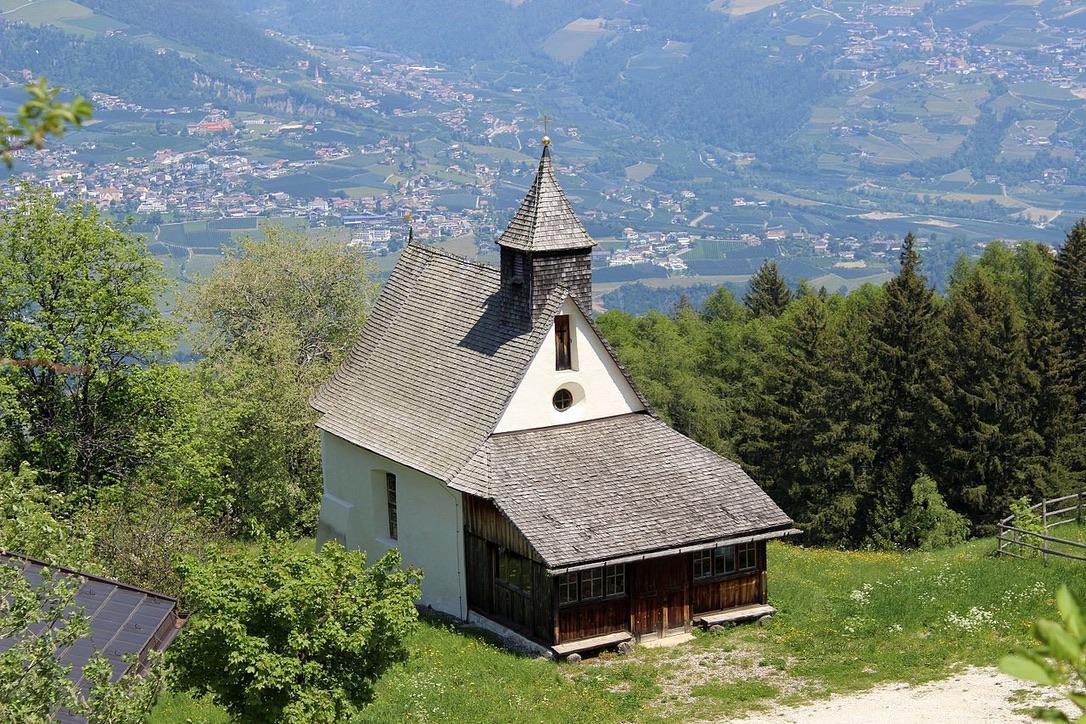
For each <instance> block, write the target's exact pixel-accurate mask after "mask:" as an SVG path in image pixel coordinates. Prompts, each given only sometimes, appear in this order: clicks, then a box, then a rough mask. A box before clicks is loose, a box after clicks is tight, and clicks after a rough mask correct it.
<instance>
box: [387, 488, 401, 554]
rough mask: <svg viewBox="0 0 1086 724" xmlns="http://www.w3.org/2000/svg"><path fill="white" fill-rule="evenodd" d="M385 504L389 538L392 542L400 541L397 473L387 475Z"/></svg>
mask: <svg viewBox="0 0 1086 724" xmlns="http://www.w3.org/2000/svg"><path fill="white" fill-rule="evenodd" d="M385 504H386V506H387V507H388V537H389V539H390V540H399V539H400V521H399V511H398V500H397V497H396V474H395V473H385Z"/></svg>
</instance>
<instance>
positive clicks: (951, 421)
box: [942, 257, 1046, 529]
mask: <svg viewBox="0 0 1086 724" xmlns="http://www.w3.org/2000/svg"><path fill="white" fill-rule="evenodd" d="M1011 265H1013V257H1011V258H1009V259H1008V260H1007V266H1008V267H1011ZM992 276H993V273H992V272H990V271H989V269H988V268H984V267H982V268H979V269H976V270H968V271H967V272H966V273H965V277H966V278H965V279H963V280H961V281H960V283H959V286H958V288H957V289H955V290H954V293H953V294H952V297H951V304H950V309H949V313H948V315H947V321H946V323H947V330H948V332H949V335H950V339H951V340H954V347H955V348H956V354H955V356H954V364H952V365H947V375H948V378H949V381H950V388H951V389H950V393H949V394H948V395H947V396H946V399H947V401H948V404H949V406H950V414H949V417H948V424H947V425H946V426H945V427H944V435H945V438H944V444H943V451H944V452H943V461H942V462H943V464H942V470H943V472H942V475H943V476H944V477H943V482H944V483H945V484H946V485H947V489H948V490H950V491H953V496H954V498H955V503H956V507H957V508H958V509H959V510H962V511H964V512H965V513H966V514H967V515H968V516H969V518H970V519H971V520H972V521H973V523H974V524H976V525H985V526H988V528H989V529H990V527H991V526H992V525H993V524H994V523H995V522H996V520H998V519H999V518H1001V517H1002V516H1003V515H1004V512H1003V511H1005V510H1006V509H1007V507H1008V506H1009V505H1010V502H1011V501H1012V500H1014V499H1015V498H1018V497H1020V496H1022V495H1027V494H1029V493H1030V492H1031V491H1032V490H1033V489H1034V486H1035V485H1036V481H1037V479H1039V478H1042V477H1043V476H1044V470H1045V467H1046V465H1045V460H1044V457H1043V452H1044V440H1043V438H1041V436H1040V435H1039V434H1038V432H1037V431H1036V430H1034V428H1033V427H1032V425H1031V422H1032V421H1033V419H1035V416H1034V414H1033V409H1032V407H1033V405H1035V404H1036V402H1037V400H1036V397H1035V391H1036V387H1037V379H1036V377H1035V376H1034V374H1033V372H1032V370H1030V368H1029V364H1028V360H1027V356H1026V355H1027V346H1026V340H1025V332H1024V330H1023V328H1022V321H1021V318H1020V314H1019V312H1018V310H1017V309H1016V308H1015V305H1014V302H1013V299H1012V297H1011V294H1010V292H1009V290H1008V287H1009V286H1010V284H1009V283H1007V282H1005V283H1004V286H997V285H996V283H995V282H994V281H993V279H992Z"/></svg>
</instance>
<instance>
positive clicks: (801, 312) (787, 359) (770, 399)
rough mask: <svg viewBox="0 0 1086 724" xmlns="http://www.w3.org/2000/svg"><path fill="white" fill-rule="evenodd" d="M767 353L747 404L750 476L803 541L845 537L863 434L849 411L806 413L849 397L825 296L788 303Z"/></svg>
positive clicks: (849, 382)
mask: <svg viewBox="0 0 1086 724" xmlns="http://www.w3.org/2000/svg"><path fill="white" fill-rule="evenodd" d="M777 332H778V334H777V340H776V342H777V343H776V345H774V346H773V347H772V348H771V349H770V350H769V352H768V355H767V356H768V363H767V364H766V365H765V369H764V372H763V377H762V391H761V394H760V395H758V396H757V397H756V398H755V400H754V401H753V402H752V404H751V406H750V411H749V413H748V415H749V418H750V419H749V422H748V424H747V426H746V428H747V433H746V435H745V437H744V439H743V440H742V441H741V443H740V447H739V450H740V454H741V455H742V456H743V459H744V460H746V461H747V462H748V463H749V465H750V467H751V468H752V471H751V472H752V474H753V475H754V476H755V478H756V479H757V480H758V481H759V482H760V483H761V484H762V485H763V486H764V487H765V488H766V489H767V490H768V491H769V492H770V494H771V495H773V496H774V498H775V500H776V501H777V502H778V503H779V504H780V505H782V506H784V508H785V510H787V511H789V513H790V514H791V515H792V516H793V517H794V518H795V520H796V522H797V524H798V525H799V526H800V527H801V528H802V529H803V530H804V531H806V533H807V540H809V541H811V542H813V543H821V544H830V545H835V544H841V543H848V542H851V541H852V540H853V538H854V535H855V525H856V511H857V507H858V498H859V489H861V488H862V486H863V481H862V480H860V478H861V477H862V476H863V475H864V470H865V466H866V465H867V463H869V462H870V456H871V453H870V449H869V448H868V447H867V446H865V445H863V444H862V443H863V441H864V438H865V435H866V432H865V430H864V428H863V426H862V425H858V424H855V422H856V421H855V420H854V419H852V418H851V417H850V416H849V415H847V414H845V415H839V416H834V415H827V414H812V411H818V410H826V409H829V408H832V407H835V406H837V405H840V404H841V403H842V402H843V401H845V400H846V399H849V398H851V397H852V395H853V392H854V390H855V389H856V383H857V380H855V379H854V378H853V377H852V375H851V374H850V373H849V372H848V371H847V368H846V366H845V364H844V362H845V360H844V359H843V356H842V354H841V352H842V351H843V350H844V348H843V347H842V346H841V345H839V344H838V340H837V336H836V332H835V330H834V329H832V328H831V320H830V312H829V310H828V309H827V304H826V302H825V301H823V300H822V299H820V298H819V297H817V296H805V297H803V298H802V299H800V300H798V301H797V302H796V303H795V304H793V305H792V307H791V308H790V309H788V311H787V312H785V314H784V317H783V318H782V319H781V325H780V326H779V327H778V329H777Z"/></svg>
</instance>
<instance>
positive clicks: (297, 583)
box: [171, 541, 420, 722]
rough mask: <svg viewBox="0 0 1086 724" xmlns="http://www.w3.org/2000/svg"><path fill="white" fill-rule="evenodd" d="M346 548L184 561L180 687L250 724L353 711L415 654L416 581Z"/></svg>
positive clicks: (339, 716)
mask: <svg viewBox="0 0 1086 724" xmlns="http://www.w3.org/2000/svg"><path fill="white" fill-rule="evenodd" d="M364 564H365V556H364V555H363V554H362V553H358V552H349V551H346V550H345V549H344V548H343V547H342V546H340V545H339V544H338V543H335V542H330V543H327V544H325V545H324V546H323V547H322V548H321V549H320V551H319V552H317V553H302V552H300V551H298V550H297V549H296V548H295V547H294V546H292V545H290V544H289V543H288V542H286V541H278V542H272V541H265V542H264V543H263V544H262V546H261V548H260V552H259V554H258V555H256V556H255V557H251V556H249V555H247V554H246V553H244V552H242V553H234V554H228V553H224V552H221V551H218V550H213V551H211V552H210V553H209V555H208V558H207V560H206V561H205V562H197V561H194V560H192V559H187V560H186V561H185V562H184V563H182V564H181V566H180V569H179V570H180V573H181V576H182V579H183V597H184V605H185V606H186V607H187V608H188V609H189V610H190V611H191V617H190V618H189V620H188V622H187V624H186V626H185V629H184V630H183V631H182V632H181V635H180V637H179V639H178V641H177V642H176V643H175V645H174V648H173V649H172V652H171V653H172V655H173V656H174V660H175V664H176V666H177V675H178V682H179V685H180V687H181V688H190V687H191V688H194V689H195V690H196V691H198V692H201V693H202V692H210V693H211V694H212V695H213V696H214V698H215V700H216V701H217V702H218V703H220V704H221V705H222V706H224V707H225V708H226V709H227V710H228V711H229V712H230V713H231V715H233V716H234V717H235V718H237V719H238V720H240V721H247V722H272V721H284V722H337V721H345V720H347V719H349V718H350V717H352V716H354V715H355V714H356V713H357V711H358V708H359V707H360V706H362V705H364V704H365V703H367V702H368V701H370V700H371V699H372V697H373V687H374V684H375V682H376V681H377V680H378V679H379V678H380V677H381V675H382V674H383V673H384V672H385V671H386V670H387V669H388V668H389V667H391V666H392V665H394V664H396V663H399V662H402V661H404V660H406V658H407V649H406V645H405V637H406V636H408V635H409V634H410V633H411V631H412V630H413V628H414V626H415V622H416V619H417V615H418V614H417V611H416V610H415V605H414V601H415V599H416V598H418V596H419V579H420V577H419V574H417V573H415V572H413V571H403V570H401V568H400V557H399V554H398V552H396V551H390V552H389V553H387V554H386V555H385V556H383V557H382V558H381V559H380V560H378V561H376V562H375V563H374V564H373V565H371V566H369V567H366V566H365V565H364Z"/></svg>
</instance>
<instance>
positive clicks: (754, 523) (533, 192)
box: [312, 139, 795, 654]
mask: <svg viewBox="0 0 1086 724" xmlns="http://www.w3.org/2000/svg"><path fill="white" fill-rule="evenodd" d="M497 243H498V245H499V247H500V251H501V268H500V269H496V268H493V267H490V266H487V265H483V264H478V263H475V262H473V261H469V260H466V259H462V258H460V257H457V256H453V255H450V254H447V253H444V252H442V251H439V250H436V249H433V248H428V247H424V246H420V245H418V244H415V243H410V244H408V246H407V247H406V249H405V250H404V252H403V254H402V255H401V257H400V259H399V261H398V262H397V264H396V267H395V269H394V270H393V272H392V274H391V276H390V278H389V280H388V282H387V283H386V284H385V287H384V289H383V290H382V292H381V295H380V297H379V299H378V301H377V303H376V305H375V308H374V310H373V313H372V314H371V316H370V318H369V320H368V321H367V323H366V325H365V328H364V329H363V331H362V334H361V336H360V338H359V340H358V342H357V344H356V345H355V347H354V348H353V349H352V351H351V353H350V354H349V355H348V357H347V359H346V360H345V361H344V363H343V365H342V366H341V367H340V368H339V369H338V370H337V371H336V373H335V374H334V375H333V377H332V378H331V379H330V380H328V382H327V383H326V384H325V385H324V386H323V387H322V388H321V389H320V390H319V391H318V392H317V394H316V395H315V396H314V398H313V401H312V404H313V406H314V408H315V409H316V410H317V411H318V412H319V413H320V418H319V421H318V423H317V424H318V427H319V428H320V431H321V455H322V462H323V467H324V496H323V499H322V502H321V515H320V527H319V532H318V541H319V542H323V541H326V540H330V539H333V538H334V539H337V540H340V541H341V542H343V543H344V544H345V545H347V546H348V547H351V548H359V549H363V550H365V551H366V552H367V553H368V554H369V555H370V556H371V558H372V557H374V556H378V555H380V554H382V553H383V552H384V551H386V550H387V549H388V548H391V547H396V548H399V549H400V551H401V553H402V554H403V558H404V561H405V562H406V563H407V564H410V565H414V566H418V567H419V568H421V569H423V571H424V573H425V577H424V579H423V585H422V603H423V604H426V605H429V606H432V607H433V608H434V609H437V610H439V611H442V612H445V613H447V614H451V615H453V616H456V617H458V618H461V619H468V618H469V617H475V616H481V617H485V618H487V619H490V620H491V621H493V622H496V623H498V624H501V625H502V626H505V627H508V628H510V629H513V630H515V631H517V632H518V633H520V634H522V635H523V636H526V637H528V638H530V639H532V640H534V641H535V642H537V643H539V644H541V645H544V646H548V647H551V648H553V649H554V650H555V651H556V652H557V653H559V654H565V653H569V652H572V651H578V650H587V649H592V648H600V647H603V646H609V645H615V644H617V643H620V642H623V641H627V640H629V639H632V638H636V639H642V638H644V637H655V636H664V635H668V634H670V633H675V632H681V631H686V630H689V628H690V626H691V625H692V624H695V623H712V622H714V621H718V620H726V619H729V618H733V619H736V618H743V617H752V616H758V615H764V614H765V613H766V612H768V611H771V610H772V609H770V608H769V607H768V605H767V600H766V591H767V588H766V568H765V541H766V540H768V539H770V538H776V537H780V536H784V535H788V534H790V533H793V532H795V531H794V530H793V528H792V521H791V520H789V518H788V516H786V515H785V514H784V513H783V512H782V511H781V510H780V508H778V507H777V506H776V505H775V504H774V503H773V501H772V500H770V498H769V497H768V496H767V495H766V494H765V493H764V492H762V490H761V489H760V488H759V487H758V486H757V485H756V484H755V483H754V481H752V480H751V479H750V478H749V477H748V476H747V475H746V474H745V473H744V472H743V471H742V469H741V468H740V467H739V466H738V465H736V464H735V463H733V462H730V461H728V460H725V459H724V458H721V457H720V456H718V455H716V454H715V453H713V452H712V451H710V450H707V449H706V448H704V447H702V446H700V445H698V444H697V443H695V442H693V441H692V440H690V439H688V438H686V437H684V436H683V435H681V434H679V433H677V432H675V431H673V430H671V429H670V428H669V427H668V426H667V425H666V424H664V423H663V422H662V421H660V420H659V419H657V417H656V416H655V415H654V414H653V412H652V409H651V406H650V405H649V403H648V401H647V400H646V399H645V397H644V395H642V394H641V392H640V391H639V390H638V388H637V385H636V384H635V383H634V381H633V380H632V379H631V378H630V376H629V375H628V374H627V372H626V371H625V370H624V369H623V367H622V366H621V365H620V364H619V362H618V361H617V359H616V358H615V356H614V355H613V354H612V352H611V350H610V348H609V347H608V346H607V343H606V342H605V341H604V339H603V337H602V336H601V335H600V332H599V330H598V329H597V327H596V326H595V324H594V322H593V321H592V319H591V316H590V310H591V302H592V269H591V250H592V247H593V246H594V244H595V242H594V241H593V240H592V238H591V237H590V236H589V235H588V233H587V232H586V231H585V229H584V227H583V226H582V224H581V223H580V221H579V220H578V219H577V217H576V215H575V214H574V213H573V210H572V208H571V207H570V205H569V202H568V201H567V199H566V197H565V195H564V194H563V192H562V190H561V189H560V188H559V186H558V183H557V180H556V179H555V175H554V169H553V166H552V161H551V150H550V146H549V141H547V139H544V147H543V153H542V157H541V159H540V162H539V169H538V171H537V174H536V177H535V180H534V181H533V183H532V186H531V187H530V188H529V190H528V193H527V195H526V196H525V198H524V201H523V202H522V203H521V205H520V207H519V209H518V210H517V212H516V214H515V215H514V217H513V220H512V221H511V222H510V224H509V227H508V228H507V229H506V230H505V232H504V233H503V234H502V235H501V236H500V237H499V238H498V240H497Z"/></svg>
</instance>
